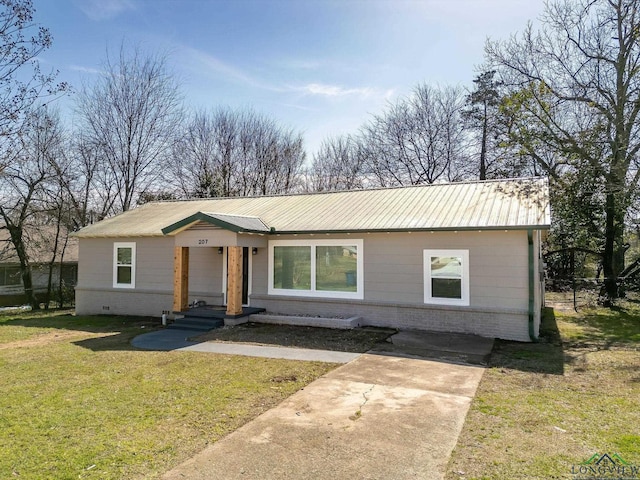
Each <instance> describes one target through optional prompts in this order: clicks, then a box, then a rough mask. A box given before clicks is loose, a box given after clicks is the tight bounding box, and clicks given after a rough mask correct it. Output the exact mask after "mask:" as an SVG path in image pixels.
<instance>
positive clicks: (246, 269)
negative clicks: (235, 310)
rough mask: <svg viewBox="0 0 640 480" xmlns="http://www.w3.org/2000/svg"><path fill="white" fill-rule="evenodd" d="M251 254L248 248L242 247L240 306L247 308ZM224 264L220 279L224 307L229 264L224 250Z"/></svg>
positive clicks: (227, 252)
mask: <svg viewBox="0 0 640 480" xmlns="http://www.w3.org/2000/svg"><path fill="white" fill-rule="evenodd" d="M250 255H251V252H250V251H249V247H242V305H243V306H245V307H248V306H249V285H250V281H249V280H250V278H251V265H250V263H251V261H250V259H249V257H250ZM224 258H225V262H224V268H223V272H222V275H223V278H222V293H223V298H224V305H226V304H227V265H228V264H229V251H228V250H227V249H226V248H225V257H224Z"/></svg>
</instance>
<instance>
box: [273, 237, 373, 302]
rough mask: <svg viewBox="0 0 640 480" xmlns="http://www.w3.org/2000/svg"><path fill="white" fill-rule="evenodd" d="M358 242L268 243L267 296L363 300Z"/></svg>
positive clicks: (360, 242)
mask: <svg viewBox="0 0 640 480" xmlns="http://www.w3.org/2000/svg"><path fill="white" fill-rule="evenodd" d="M362 244H363V241H362V240H350V239H348V240H274V241H271V242H269V294H272V295H294V296H311V297H329V298H355V299H362V298H364V287H363V285H364V278H363V264H364V262H363V254H362Z"/></svg>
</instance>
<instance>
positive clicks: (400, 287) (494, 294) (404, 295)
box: [253, 230, 529, 311]
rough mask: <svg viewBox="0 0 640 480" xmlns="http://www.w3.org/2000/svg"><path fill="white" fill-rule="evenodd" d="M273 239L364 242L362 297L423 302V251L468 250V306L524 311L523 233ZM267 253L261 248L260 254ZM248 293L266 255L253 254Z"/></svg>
mask: <svg viewBox="0 0 640 480" xmlns="http://www.w3.org/2000/svg"><path fill="white" fill-rule="evenodd" d="M276 238H278V239H287V240H290V239H298V240H310V239H318V238H326V239H344V240H345V242H348V240H349V239H359V238H361V239H363V240H364V248H363V250H364V252H363V253H364V300H365V301H366V300H369V301H376V302H392V303H408V304H423V303H424V268H423V251H424V250H425V249H462V250H469V276H470V278H469V280H470V306H471V307H482V308H496V309H498V310H499V309H510V310H514V309H515V310H522V311H526V310H527V308H528V299H529V290H528V288H529V283H528V281H529V280H528V272H529V270H528V268H529V266H528V257H527V255H528V250H527V248H528V244H527V233H526V231H507V232H505V231H490V230H486V231H480V232H477V231H472V232H470V231H465V232H458V233H455V232H433V233H431V232H416V233H411V234H409V233H388V234H387V233H371V234H358V235H356V234H352V235H339V234H336V235H315V236H311V235H297V236H295V237H294V236H289V235H282V236H279V237H276ZM265 253H266V252H265ZM253 267H254V270H253V272H254V276H253V287H254V288H253V293H255V294H256V295H263V294H266V292H267V286H266V275H267V273H266V269H267V257H266V255H264V256H260V255H257V256H256V257H254V264H253Z"/></svg>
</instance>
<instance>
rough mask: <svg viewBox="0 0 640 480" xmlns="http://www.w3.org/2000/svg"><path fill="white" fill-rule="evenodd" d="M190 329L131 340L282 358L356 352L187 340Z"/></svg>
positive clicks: (341, 359)
mask: <svg viewBox="0 0 640 480" xmlns="http://www.w3.org/2000/svg"><path fill="white" fill-rule="evenodd" d="M193 335H194V332H189V331H186V330H170V329H165V330H158V331H156V332H150V333H143V334H142V335H138V336H137V337H135V338H134V339H133V340H132V341H131V344H132V345H133V346H134V347H136V348H142V349H144V350H161V351H169V350H178V351H190V352H208V353H222V354H225V355H245V356H247V357H266V358H283V359H286V360H302V361H305V360H306V361H311V362H328V363H347V362H350V361H351V360H353V359H355V358H357V357H358V356H360V355H361V354H360V353H349V352H336V351H332V350H313V349H308V348H289V347H270V346H262V345H248V344H244V343H231V342H192V341H190V340H188V338H189V337H191V336H193Z"/></svg>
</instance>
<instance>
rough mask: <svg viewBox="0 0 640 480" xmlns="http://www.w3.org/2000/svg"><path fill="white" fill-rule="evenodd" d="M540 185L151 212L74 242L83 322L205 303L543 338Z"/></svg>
mask: <svg viewBox="0 0 640 480" xmlns="http://www.w3.org/2000/svg"><path fill="white" fill-rule="evenodd" d="M548 199H549V194H548V183H547V180H546V179H543V178H525V179H512V180H495V181H477V182H460V183H451V184H434V185H421V186H410V187H398V188H380V189H369V190H355V191H342V192H329V193H309V194H294V195H277V196H264V197H250V198H215V199H199V200H188V201H166V202H152V203H147V204H145V205H143V206H141V207H138V208H136V209H134V210H130V211H128V212H125V213H122V214H120V215H117V216H115V217H112V218H108V219H106V220H103V221H101V222H98V223H96V224H93V225H90V226H88V227H85V228H83V229H81V230H80V231H78V232H76V233H75V235H76V236H77V237H78V238H79V248H80V252H79V260H80V261H79V276H78V285H77V287H76V311H77V313H78V314H100V313H109V314H130V315H153V316H160V315H162V314H163V313H165V314H166V313H170V312H179V311H183V310H185V309H187V308H188V306H189V304H191V303H192V302H194V301H195V300H199V301H205V302H207V303H208V304H218V305H226V306H227V314H229V315H238V314H242V306H243V305H245V306H248V305H250V306H252V307H259V308H264V309H266V310H267V311H268V312H274V313H280V314H291V315H300V316H307V317H311V316H321V317H332V316H354V315H355V316H360V317H361V318H362V322H363V323H364V324H367V325H372V326H384V327H395V328H405V329H424V330H436V331H447V332H462V333H473V334H478V335H483V336H487V337H497V338H503V339H512V340H520V341H530V340H533V339H535V338H536V337H537V335H538V331H539V325H540V311H541V307H542V305H543V301H544V276H543V268H542V261H541V249H540V246H541V241H542V238H543V235H544V233H545V231H546V230H547V229H548V228H549V225H550V213H549V201H548Z"/></svg>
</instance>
